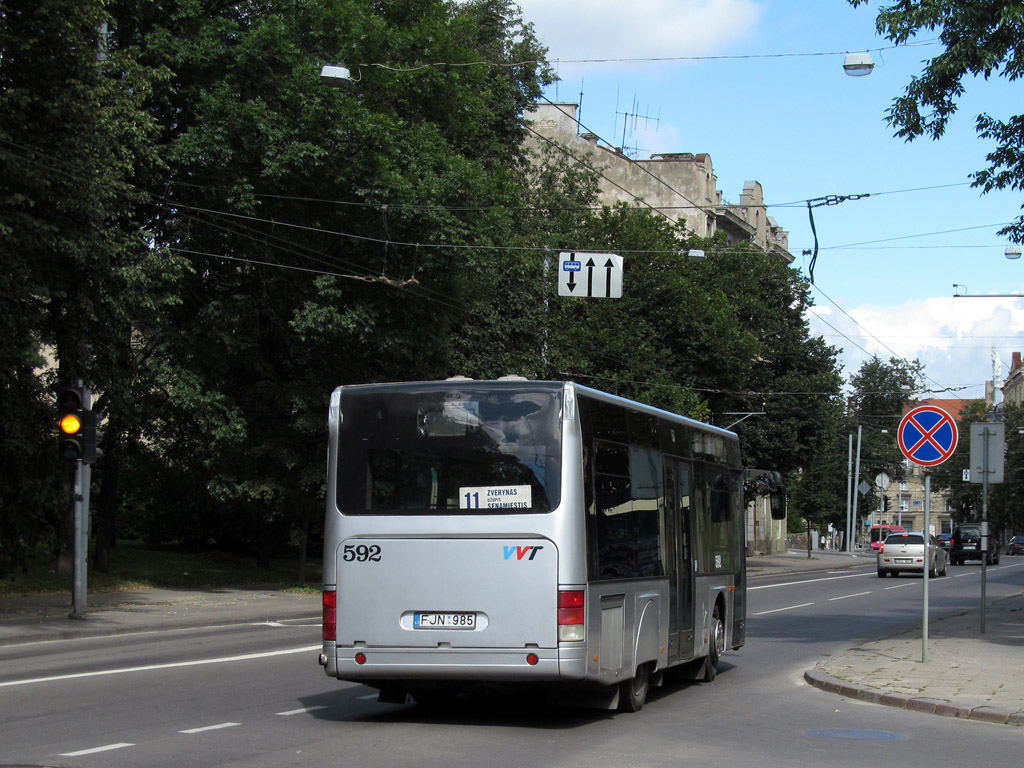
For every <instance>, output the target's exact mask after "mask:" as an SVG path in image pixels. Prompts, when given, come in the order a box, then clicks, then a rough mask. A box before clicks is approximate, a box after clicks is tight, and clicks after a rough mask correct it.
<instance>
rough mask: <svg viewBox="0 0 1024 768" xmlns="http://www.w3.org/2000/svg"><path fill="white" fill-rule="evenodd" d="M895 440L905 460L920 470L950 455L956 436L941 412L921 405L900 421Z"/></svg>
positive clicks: (949, 420) (946, 416)
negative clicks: (897, 438)
mask: <svg viewBox="0 0 1024 768" xmlns="http://www.w3.org/2000/svg"><path fill="white" fill-rule="evenodd" d="M898 436H899V443H900V450H901V451H903V455H904V456H906V457H907V458H908V459H910V460H911V461H912V462H914V463H915V464H918V465H920V466H922V467H934V466H936V465H938V464H941V463H942V462H944V461H945V460H946V459H948V458H949V457H950V456H952V455H953V451H955V450H956V443H957V440H958V438H959V432H958V430H957V428H956V422H955V421H954V420H953V417H952V416H950V415H949V414H948V413H946V412H945V411H944V410H942V409H941V408H937V407H935V406H934V405H920V406H918V407H917V408H914V409H912V410H910V411H909V412H908V413H907V415H906V416H904V417H903V421H901V422H900V428H899V435H898Z"/></svg>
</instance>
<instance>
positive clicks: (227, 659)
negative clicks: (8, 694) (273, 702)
mask: <svg viewBox="0 0 1024 768" xmlns="http://www.w3.org/2000/svg"><path fill="white" fill-rule="evenodd" d="M319 650H323V645H307V646H304V647H302V648H287V649H285V650H281V651H266V652H264V653H247V654H245V655H243V656H223V657H221V658H219V659H196V660H195V661H175V662H171V663H168V664H149V665H146V666H143V667H124V668H123V669H100V670H96V671H95V672H77V673H74V674H70V675H53V676H52V677H34V678H31V679H29V680H11V681H9V682H6V683H0V688H10V687H12V686H15V685H32V684H34V683H50V682H55V681H57V680H75V679H77V678H82V677H102V676H105V675H126V674H130V673H132V672H152V671H154V670H158V669H176V668H178V667H198V666H202V665H204V664H230V663H232V662H236V661H252V660H253V659H266V658H270V657H272V656H288V655H290V654H294V653H309V652H310V651H319Z"/></svg>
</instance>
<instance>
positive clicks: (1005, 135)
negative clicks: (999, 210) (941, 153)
mask: <svg viewBox="0 0 1024 768" xmlns="http://www.w3.org/2000/svg"><path fill="white" fill-rule="evenodd" d="M848 2H849V3H850V4H851V5H854V6H857V5H862V4H865V3H866V2H867V0H848ZM876 26H877V28H878V32H879V34H881V35H883V36H884V37H886V38H888V39H889V40H891V41H893V42H894V43H897V44H901V43H906V42H908V41H909V40H910V39H911V38H913V37H914V36H915V35H917V34H918V33H920V32H927V33H929V34H934V33H935V32H938V35H939V40H940V42H941V43H942V45H943V51H942V53H940V54H939V55H937V56H934V57H932V58H931V59H929V60H928V61H927V62H926V63H925V66H924V69H923V70H922V72H921V74H920V76H917V77H914V78H913V79H912V80H911V81H910V83H909V84H908V85H907V87H906V89H905V90H904V93H903V95H902V96H899V97H897V98H895V99H894V100H893V103H892V106H891V107H890V108H889V114H888V121H889V124H890V125H892V126H893V127H894V128H895V129H896V136H899V137H901V138H904V139H906V140H907V141H913V140H914V139H916V138H919V137H920V136H924V135H928V136H931V137H932V138H933V139H938V138H941V136H942V135H943V134H944V133H945V130H946V125H947V123H948V122H949V120H950V118H951V117H952V116H953V115H954V114H955V113H956V111H957V108H958V104H957V100H958V99H959V98H960V97H961V96H962V95H963V93H964V91H965V90H966V86H965V84H964V81H965V79H967V78H968V77H978V76H981V77H983V78H985V79H986V80H987V79H989V78H990V77H991V76H992V75H994V74H995V75H999V76H1001V77H1005V78H1006V79H1007V80H1010V81H1016V80H1018V79H1019V78H1020V77H1021V76H1022V75H1024V59H1022V58H1021V56H1020V41H1021V40H1022V39H1024V8H1022V7H1021V4H1020V2H1019V0H903V1H902V2H898V3H894V4H892V5H890V6H887V7H883V8H881V9H880V10H879V12H878V17H877V20H876ZM976 125H977V131H978V135H979V136H981V137H982V138H985V139H991V140H993V141H994V142H995V145H996V148H995V149H994V150H992V152H990V153H989V154H988V155H987V157H986V159H987V160H988V162H989V165H988V167H987V168H984V169H982V170H980V171H978V172H977V173H975V174H974V186H976V187H980V188H981V189H982V190H984V191H985V192H989V191H991V190H993V189H1006V188H1009V189H1016V190H1022V189H1024V149H1022V146H1024V115H1013V116H1009V117H1007V118H1005V119H1004V118H999V117H993V116H992V115H988V114H980V115H978V116H977V117H976ZM1000 234H1009V235H1010V236H1011V237H1012V239H1013V240H1014V241H1015V242H1024V216H1022V217H1021V218H1019V219H1017V221H1016V222H1015V223H1014V224H1013V225H1012V226H1009V227H1006V228H1004V229H1003V230H1000Z"/></svg>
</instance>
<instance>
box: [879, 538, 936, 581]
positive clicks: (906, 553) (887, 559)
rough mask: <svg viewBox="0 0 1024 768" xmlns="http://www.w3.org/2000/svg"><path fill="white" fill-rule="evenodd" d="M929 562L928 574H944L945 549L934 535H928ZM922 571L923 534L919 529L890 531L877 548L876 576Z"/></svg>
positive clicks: (883, 576) (882, 576)
mask: <svg viewBox="0 0 1024 768" xmlns="http://www.w3.org/2000/svg"><path fill="white" fill-rule="evenodd" d="M929 541H930V545H929V547H928V548H929V550H930V554H931V564H930V565H929V566H928V575H929V576H936V575H938V576H945V575H946V550H944V549H943V548H942V547H940V546H939V541H938V539H936V538H935V537H934V536H930V537H929ZM903 572H908V573H921V574H923V573H924V534H923V533H921V532H919V531H908V532H906V533H890V534H889V535H888V536H887V537H886V539H885V541H884V542H882V546H881V548H880V549H879V550H878V578H880V579H882V578H885V577H886V576H887V575H888V574H890V573H891V574H892V575H893V576H896V575H897V574H899V573H903Z"/></svg>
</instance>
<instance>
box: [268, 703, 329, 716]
mask: <svg viewBox="0 0 1024 768" xmlns="http://www.w3.org/2000/svg"><path fill="white" fill-rule="evenodd" d="M318 709H327V705H326V704H317V705H315V706H312V707H303V708H302V709H289V710H288V711H287V712H278V713H277V714H279V715H281V717H289V716H290V715H304V714H306V713H307V712H316V711H317V710H318Z"/></svg>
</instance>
